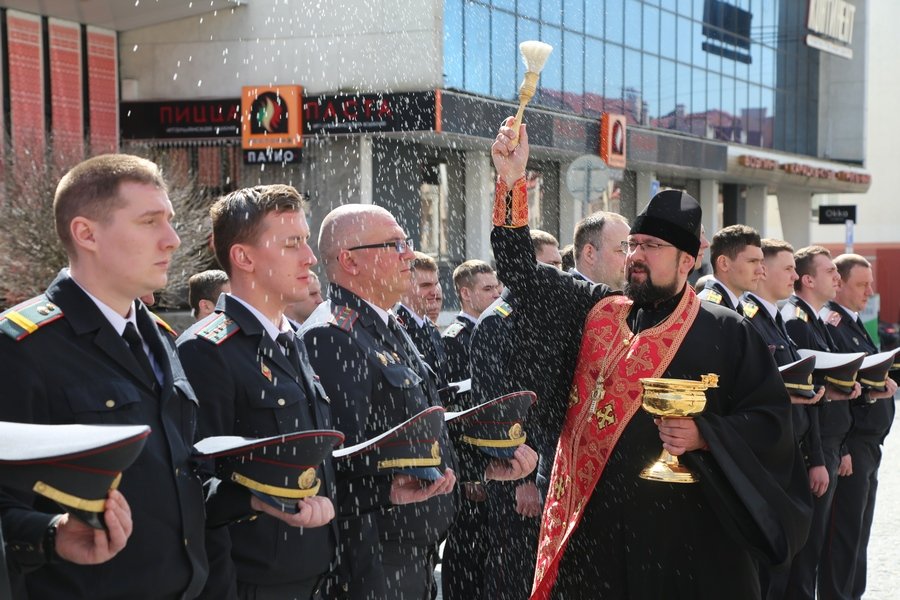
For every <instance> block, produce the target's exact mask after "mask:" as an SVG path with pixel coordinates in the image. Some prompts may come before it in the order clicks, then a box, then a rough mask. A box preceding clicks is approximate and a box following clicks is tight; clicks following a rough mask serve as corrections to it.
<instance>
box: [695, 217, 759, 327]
mask: <svg viewBox="0 0 900 600" xmlns="http://www.w3.org/2000/svg"><path fill="white" fill-rule="evenodd" d="M709 252H710V262H712V267H713V276H712V278H711V279H710V280H709V281H707V282H706V287H704V288H703V291H701V292H700V293H699V294H697V297H698V298H700V299H701V300H706V301H708V302H712V303H713V304H719V305H722V306H724V307H726V308H730V309H731V310H736V311H737V312H738V313H740V314H743V307H742V306H741V300H740V298H741V295H742V294H743V293H744V292H753V291H756V287H757V285H758V284H759V279H760V278H761V277H762V275H763V266H762V261H763V252H762V248H761V247H760V239H759V233H757V232H756V230H755V229H753V228H752V227H747V226H746V225H730V226H728V227H725V228H723V229H720V230H719V231H717V232H716V234H715V235H714V236H713V238H712V243H711V244H710V246H709Z"/></svg>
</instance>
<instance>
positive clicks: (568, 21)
mask: <svg viewBox="0 0 900 600" xmlns="http://www.w3.org/2000/svg"><path fill="white" fill-rule="evenodd" d="M545 1H546V0H545ZM584 2H585V0H565V3H564V4H563V26H564V27H565V28H566V29H571V30H572V31H584Z"/></svg>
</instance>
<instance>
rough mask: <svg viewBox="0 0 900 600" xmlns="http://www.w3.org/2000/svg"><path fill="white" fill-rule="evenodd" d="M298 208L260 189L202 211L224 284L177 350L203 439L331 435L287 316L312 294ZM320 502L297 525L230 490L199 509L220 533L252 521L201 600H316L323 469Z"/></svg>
mask: <svg viewBox="0 0 900 600" xmlns="http://www.w3.org/2000/svg"><path fill="white" fill-rule="evenodd" d="M301 202H302V201H301V197H300V195H299V194H298V193H297V190H295V189H294V188H293V187H290V186H286V185H268V186H257V187H254V188H246V189H241V190H237V191H235V192H232V193H231V194H229V195H227V196H225V197H224V198H221V199H220V200H218V201H217V202H216V203H215V204H214V205H213V206H212V208H211V209H210V214H211V215H212V224H213V239H214V240H215V250H216V258H217V260H218V261H219V264H220V265H221V266H222V268H223V269H224V270H225V272H226V273H227V274H228V277H229V278H230V281H231V290H232V293H231V294H224V295H222V296H220V297H219V301H218V303H217V304H216V311H215V313H213V314H212V315H209V316H208V317H207V318H205V319H203V320H201V321H199V322H198V323H195V324H194V325H193V326H192V327H191V328H190V329H189V330H188V331H186V332H185V333H184V334H183V335H182V336H181V338H179V340H178V354H179V356H180V358H181V362H182V363H183V364H184V369H185V372H186V373H187V375H188V378H189V379H190V381H191V383H192V385H193V386H194V389H195V390H197V397H198V398H199V400H200V432H201V435H202V437H209V436H226V435H231V436H241V437H251V438H260V437H268V436H274V435H279V434H282V435H283V434H286V433H291V432H294V431H298V430H299V431H303V430H310V429H330V428H331V411H330V409H329V406H328V399H327V397H326V395H325V392H324V390H323V389H322V387H321V385H319V383H318V381H317V379H316V377H315V374H314V373H313V371H312V368H311V367H310V365H309V362H308V360H307V358H306V351H305V349H304V348H303V347H302V346H301V345H299V344H298V343H297V341H296V338H295V333H294V329H293V327H292V325H291V323H290V322H289V320H288V319H287V318H286V317H285V316H284V310H285V307H286V306H287V305H288V304H289V303H291V302H297V301H299V300H303V299H304V298H306V296H307V295H308V293H309V285H308V281H309V269H310V267H311V266H312V265H314V264H315V263H316V259H315V257H314V256H313V252H312V250H311V249H310V247H309V245H308V244H307V240H308V239H309V226H308V225H307V224H306V216H305V214H304V210H303V206H302V203H301ZM322 474H323V481H324V485H322V486H321V488H320V490H319V493H318V494H317V495H313V496H310V497H308V498H304V499H300V500H298V501H297V502H296V503H295V504H296V507H295V508H296V513H294V512H283V511H280V510H276V509H274V508H272V507H270V506H268V505H266V504H265V503H263V502H262V501H261V500H260V499H259V498H258V497H256V496H254V495H251V493H250V491H249V490H248V489H246V488H244V487H241V486H238V485H237V484H235V483H232V482H229V481H223V482H221V483H219V484H218V486H215V487H214V488H213V489H214V493H213V494H212V495H211V496H210V497H209V499H208V500H207V506H208V511H209V519H208V520H209V525H210V526H212V527H221V526H223V525H228V524H229V523H231V522H232V521H235V520H236V519H241V518H242V517H243V518H245V519H246V518H247V517H249V516H251V515H252V514H253V512H254V511H260V512H264V513H266V515H262V516H261V517H260V518H259V519H254V520H249V519H246V520H243V521H242V522H239V523H235V524H233V525H230V526H229V527H228V528H227V530H222V531H214V532H211V534H210V536H211V538H213V537H215V536H222V537H223V538H224V539H225V542H224V543H225V544H226V546H227V547H228V548H229V550H230V557H229V556H228V555H227V554H226V555H225V556H221V557H219V556H216V557H213V556H212V552H211V553H210V559H211V561H212V560H213V559H214V558H215V560H216V562H212V563H211V564H212V567H213V568H212V569H211V573H210V578H209V581H208V582H207V585H206V588H205V590H204V596H205V597H208V598H229V597H234V595H235V593H237V596H238V597H240V598H254V599H256V598H300V599H303V600H307V599H309V598H312V597H313V596H314V593H315V591H316V590H317V589H318V588H319V587H320V584H321V583H322V580H323V579H324V577H325V576H326V574H327V573H328V571H329V569H330V567H331V565H332V562H333V561H334V559H335V549H336V548H337V525H336V523H334V521H333V519H334V505H333V502H332V500H333V498H334V492H335V491H334V475H333V471H332V468H331V463H330V460H326V461H325V463H324V466H323V469H322Z"/></svg>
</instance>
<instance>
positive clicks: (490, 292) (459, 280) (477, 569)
mask: <svg viewBox="0 0 900 600" xmlns="http://www.w3.org/2000/svg"><path fill="white" fill-rule="evenodd" d="M453 286H454V287H455V288H456V295H457V297H458V298H459V303H460V311H459V314H457V315H456V320H455V321H454V322H453V323H451V324H450V325H449V326H448V327H447V329H445V330H444V335H443V337H442V340H443V342H444V349H445V350H446V353H447V364H448V378H449V380H450V382H455V381H461V380H464V379H469V378H471V376H472V370H471V365H470V361H469V345H470V343H471V341H472V332H473V331H474V330H475V323H476V322H477V321H478V318H479V316H480V315H481V313H482V312H484V310H485V309H486V308H487V307H488V306H490V305H491V303H492V302H493V301H494V300H496V299H497V298H499V297H500V286H499V283H498V281H497V275H496V274H495V273H494V269H493V268H491V266H490V265H489V264H487V263H486V262H484V261H481V260H467V261H466V262H464V263H462V264H461V265H459V266H458V267H456V269H455V270H454V271H453ZM487 400H490V398H483V399H482V401H487ZM450 402H451V403H452V405H451V406H452V409H453V410H463V409H466V408H471V407H472V406H475V405H476V404H478V403H479V402H478V401H476V400H474V399H473V398H472V395H471V394H470V393H462V394H456V395H455V397H453V398H452V399H451V400H450ZM456 448H457V451H458V452H462V453H463V457H462V458H463V460H461V465H460V472H459V475H460V480H461V482H462V491H463V494H462V499H461V501H460V506H459V514H458V515H457V518H456V523H455V524H454V527H453V529H452V530H451V531H450V536H449V538H448V539H447V545H446V546H444V555H443V560H442V563H441V585H442V587H443V592H444V597H445V598H446V599H447V600H458V599H462V598H471V597H473V596H474V595H476V594H478V593H479V592H480V590H481V589H482V580H483V579H484V565H485V561H486V558H487V552H486V549H487V542H486V540H485V527H486V519H487V509H486V507H485V506H484V502H485V500H486V499H487V496H486V494H485V491H484V488H483V487H482V485H481V473H480V469H479V468H478V467H479V466H480V465H479V461H478V460H476V458H475V457H474V456H472V455H471V454H470V452H471V451H470V450H469V449H467V448H462V447H460V445H459V444H457V446H456Z"/></svg>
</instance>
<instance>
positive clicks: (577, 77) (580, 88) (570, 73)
mask: <svg viewBox="0 0 900 600" xmlns="http://www.w3.org/2000/svg"><path fill="white" fill-rule="evenodd" d="M562 49H563V65H564V66H563V88H562V89H564V90H565V91H566V92H568V93H569V94H575V95H578V96H581V95H582V94H584V36H583V35H581V34H580V33H572V32H571V31H566V32H565V33H564V34H563V48H562ZM571 108H572V110H574V111H575V112H576V113H579V114H580V113H581V111H582V110H583V105H582V103H581V101H580V99H579V100H578V101H577V106H572V107H571Z"/></svg>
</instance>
